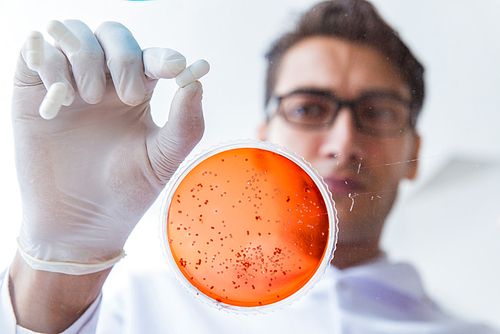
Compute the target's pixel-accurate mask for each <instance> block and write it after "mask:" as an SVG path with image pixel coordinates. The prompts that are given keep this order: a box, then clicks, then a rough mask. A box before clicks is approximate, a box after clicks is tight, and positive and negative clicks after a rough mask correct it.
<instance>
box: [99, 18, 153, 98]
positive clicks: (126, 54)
mask: <svg viewBox="0 0 500 334" xmlns="http://www.w3.org/2000/svg"><path fill="white" fill-rule="evenodd" d="M95 36H96V38H97V40H98V42H99V44H100V45H101V48H102V50H103V51H104V55H105V59H106V64H107V66H108V69H109V72H110V74H111V78H112V79H113V84H114V85H115V89H116V93H117V94H118V97H119V98H120V100H122V102H123V103H125V104H128V105H130V106H136V105H138V104H139V103H141V102H142V101H144V99H145V97H146V76H145V75H144V66H143V63H142V50H141V48H140V47H139V44H138V43H137V41H136V40H135V38H134V36H132V33H131V32H130V31H129V30H128V29H127V28H125V27H124V26H123V25H122V24H120V23H118V22H105V23H103V24H101V25H100V26H99V28H97V30H96V31H95Z"/></svg>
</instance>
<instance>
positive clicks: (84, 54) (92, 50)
mask: <svg viewBox="0 0 500 334" xmlns="http://www.w3.org/2000/svg"><path fill="white" fill-rule="evenodd" d="M64 25H65V26H66V27H67V28H68V29H69V30H70V31H71V32H72V33H73V34H74V35H75V36H76V37H77V38H78V40H79V41H80V48H79V49H78V50H77V51H75V52H72V51H68V50H67V49H65V47H64V44H63V45H60V46H61V49H62V50H63V52H64V53H65V54H66V55H67V58H68V59H69V61H70V64H71V68H72V72H73V77H74V79H75V83H76V87H77V88H78V92H79V94H80V96H81V97H82V99H83V100H84V101H85V102H87V103H90V104H96V103H99V102H100V101H101V100H102V98H103V97H104V93H105V92H106V63H105V60H104V52H103V51H102V49H101V46H100V45H99V42H97V39H96V38H95V36H94V33H93V32H92V30H90V28H89V27H88V26H87V25H86V24H85V23H83V22H81V21H78V20H67V21H64Z"/></svg>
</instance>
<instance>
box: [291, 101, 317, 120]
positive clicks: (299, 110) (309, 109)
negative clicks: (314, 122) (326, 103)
mask: <svg viewBox="0 0 500 334" xmlns="http://www.w3.org/2000/svg"><path fill="white" fill-rule="evenodd" d="M291 113H292V114H293V116H294V117H307V118H322V117H323V116H324V108H323V107H321V106H320V105H317V104H302V105H296V106H294V108H293V109H292V110H291Z"/></svg>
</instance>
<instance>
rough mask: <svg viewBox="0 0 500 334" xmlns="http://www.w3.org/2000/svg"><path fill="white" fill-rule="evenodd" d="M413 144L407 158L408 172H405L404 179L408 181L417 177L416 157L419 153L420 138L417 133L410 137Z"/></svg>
mask: <svg viewBox="0 0 500 334" xmlns="http://www.w3.org/2000/svg"><path fill="white" fill-rule="evenodd" d="M412 140H413V143H412V146H413V148H412V152H411V155H410V157H409V159H408V160H409V162H408V170H407V171H406V178H407V179H408V180H413V179H415V178H416V177H417V171H418V157H419V153H420V136H419V135H418V133H416V132H415V133H414V134H413V137H412Z"/></svg>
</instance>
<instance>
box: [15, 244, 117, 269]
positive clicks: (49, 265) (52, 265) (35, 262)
mask: <svg viewBox="0 0 500 334" xmlns="http://www.w3.org/2000/svg"><path fill="white" fill-rule="evenodd" d="M17 249H18V251H19V254H21V256H22V258H23V259H24V261H26V263H27V264H28V265H29V266H30V267H31V268H32V269H34V270H41V271H49V272H53V273H60V274H68V275H86V274H92V273H96V272H99V271H103V270H105V269H108V268H111V267H112V266H114V265H115V264H116V263H117V262H118V261H120V260H121V259H122V258H123V257H125V251H123V250H122V251H121V253H120V254H119V255H118V256H116V257H114V258H112V259H111V260H107V261H104V262H101V263H75V262H57V261H43V260H39V259H36V258H34V257H33V256H31V255H29V254H28V253H26V252H25V251H24V250H23V249H22V248H21V245H20V244H19V238H18V239H17Z"/></svg>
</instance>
